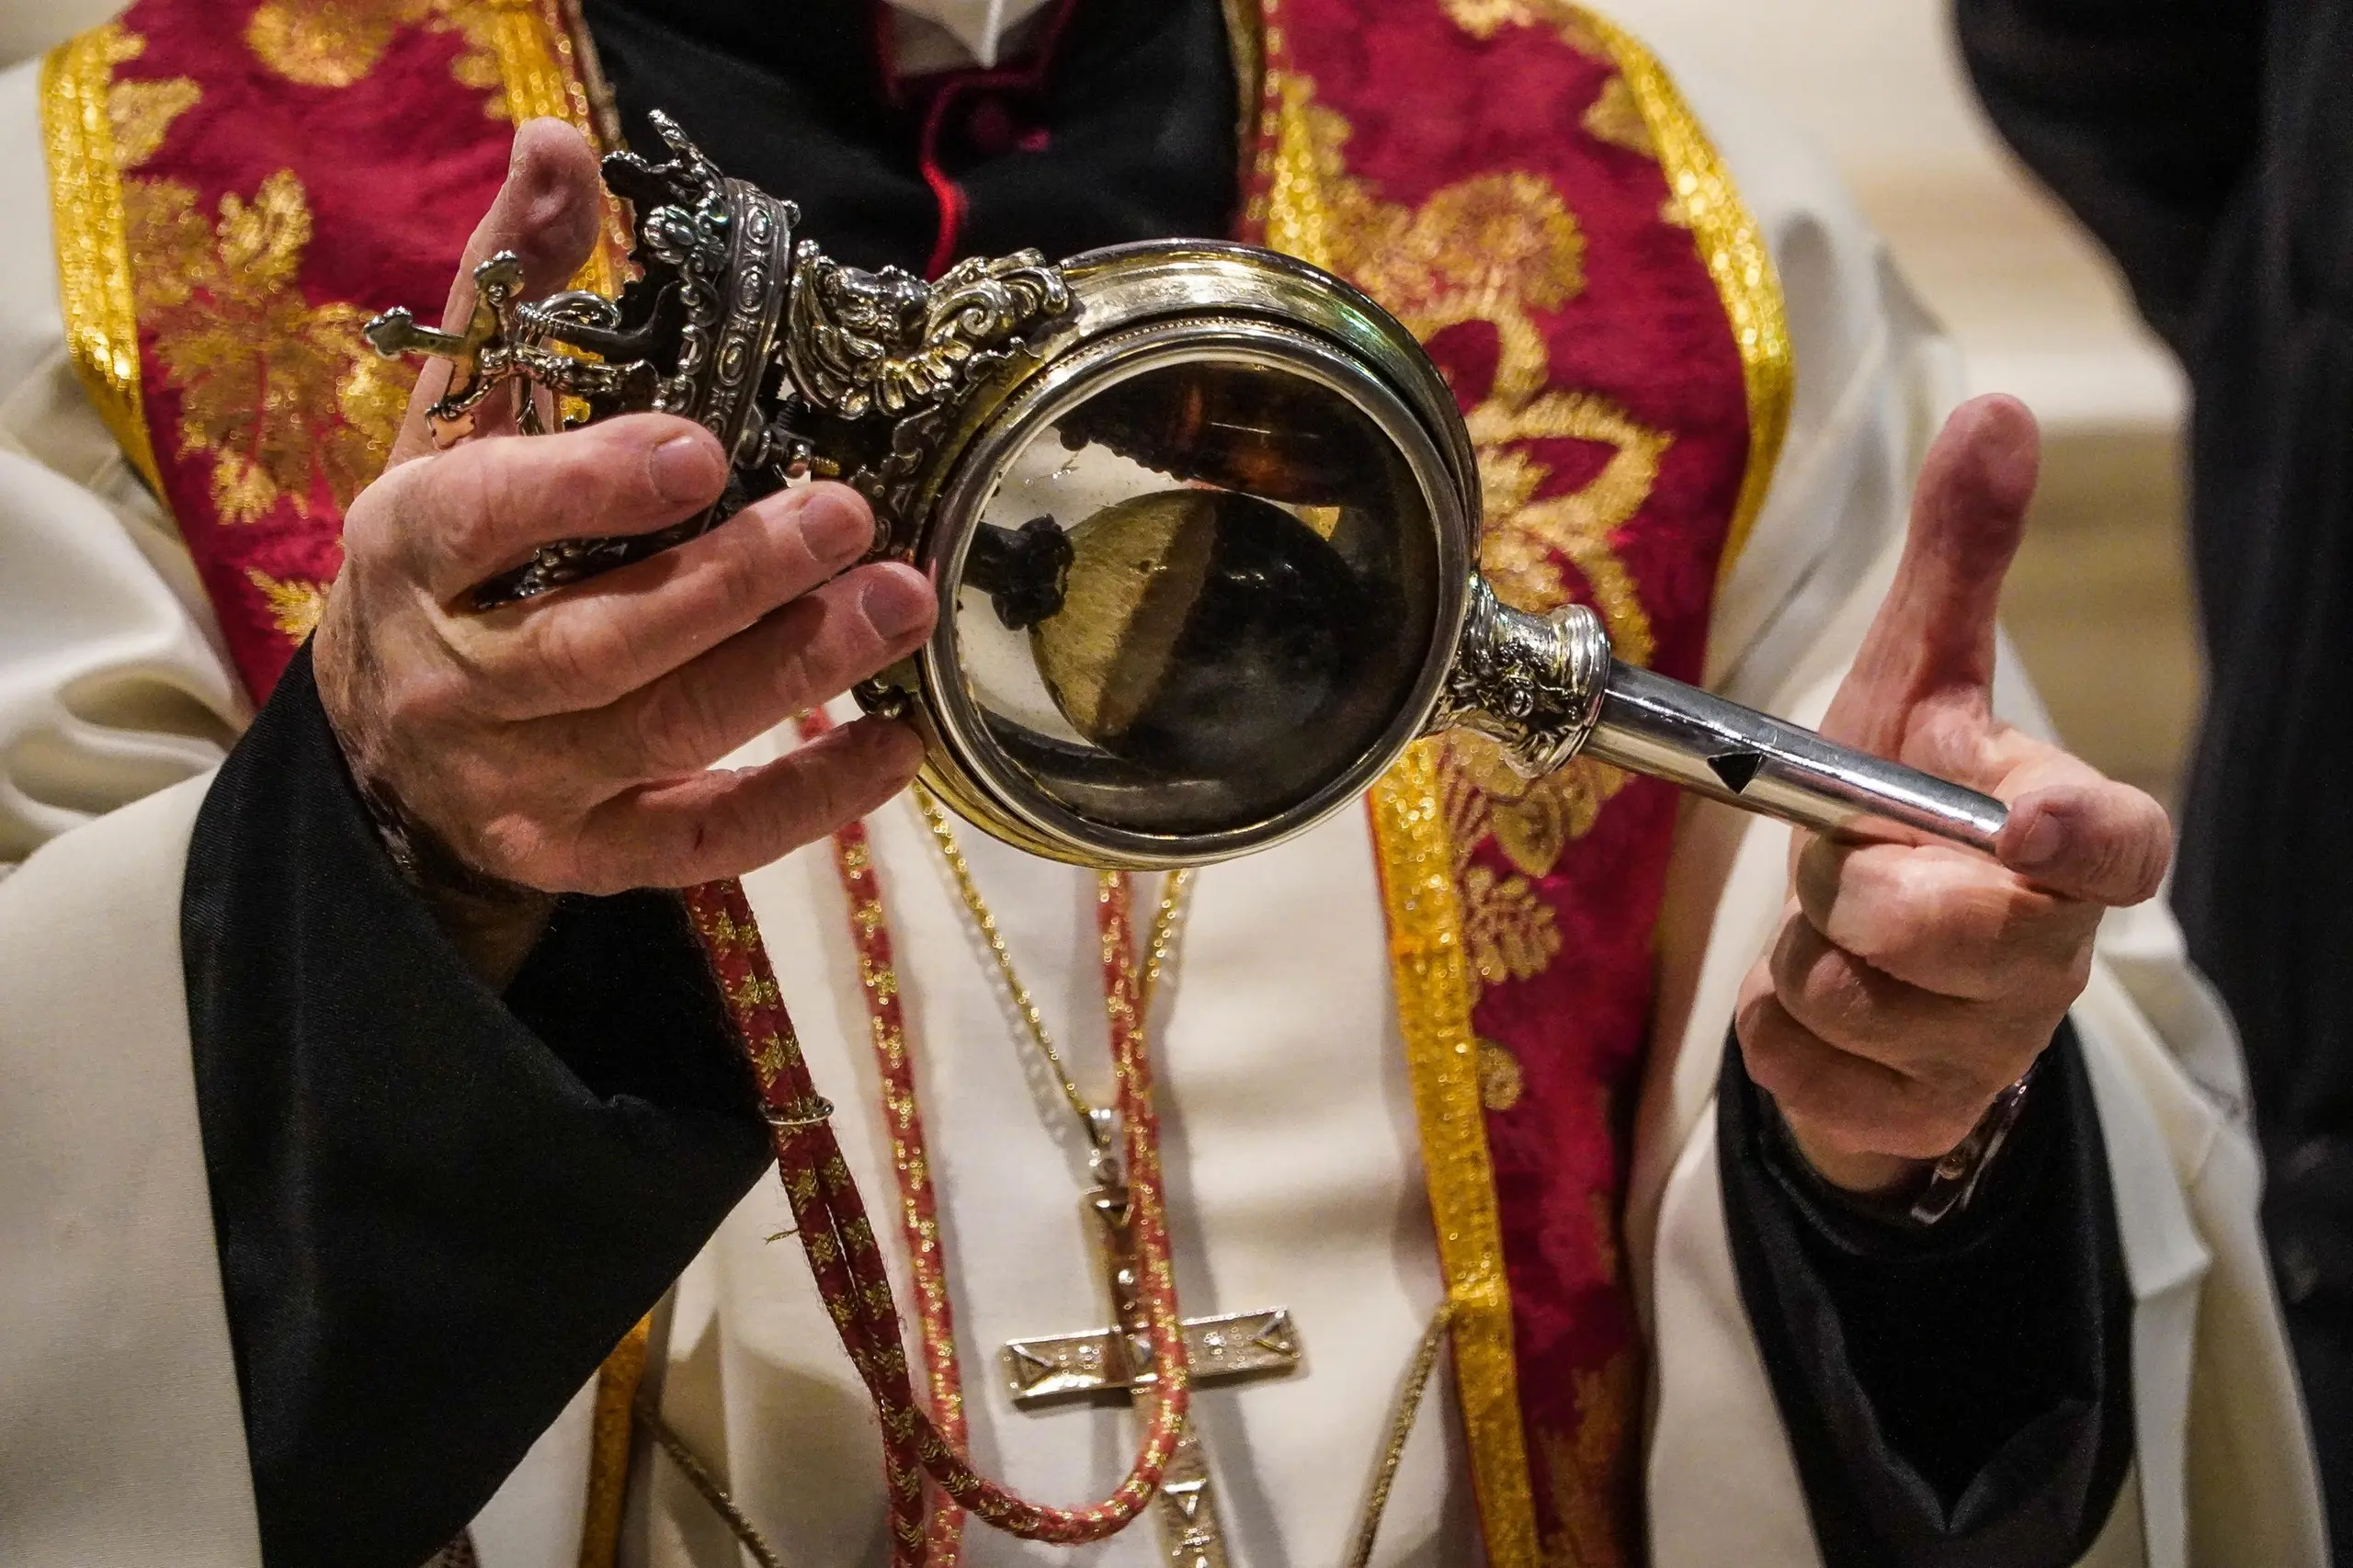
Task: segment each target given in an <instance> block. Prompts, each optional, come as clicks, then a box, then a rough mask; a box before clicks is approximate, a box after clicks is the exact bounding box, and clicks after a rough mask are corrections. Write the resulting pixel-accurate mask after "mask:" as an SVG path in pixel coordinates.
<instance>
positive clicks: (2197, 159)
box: [1953, 0, 2269, 350]
mask: <svg viewBox="0 0 2353 1568" xmlns="http://www.w3.org/2000/svg"><path fill="white" fill-rule="evenodd" d="M1953 9H1954V20H1955V24H1956V28H1957V31H1958V33H1959V35H1960V43H1961V57H1962V59H1963V60H1964V61H1965V62H1967V65H1968V68H1969V73H1970V75H1971V77H1972V79H1973V80H1974V82H1975V84H1976V86H1977V91H1978V95H1979V97H1981V98H1982V99H1983V101H1984V106H1985V110H1986V113H1987V114H1988V115H1989V116H1990V117H1991V118H1992V119H1993V121H1994V124H1995V128H1996V129H1998V130H1999V131H2001V133H2002V135H2003V136H2004V138H2005V139H2006V140H2007V141H2008V142H2009V144H2010V146H2011V147H2012V148H2013V149H2015V150H2016V151H2017V153H2018V156H2019V157H2020V158H2022V159H2024V160H2025V162H2026V163H2027V165H2028V166H2029V167H2030V168H2032V169H2033V170H2034V172H2035V173H2036V174H2037V175H2039V176H2041V178H2042V180H2043V181H2044V183H2046V184H2047V185H2049V186H2050V187H2051V188H2052V191H2053V192H2055V193H2056V194H2057V195H2058V197H2059V198H2060V199H2061V200H2063V201H2064V202H2065V203H2066V204H2067V206H2068V207H2070V208H2071V209H2073V210H2074V211H2075V215H2076V217H2078V218H2080V219H2081V220H2082V221H2083V222H2084V223H2085V225H2086V227H2088V228H2089V229H2090V230H2091V231H2092V233H2094V234H2095V235H2097V237H2098V239H2099V240H2100V242H2101V243H2102V244H2105V245H2106V246H2107V247H2108V249H2109V253H2110V254H2111V255H2113V256H2115V257H2116V259H2117V262H2118V263H2119V265H2120V266H2121V267H2123V269H2124V273H2125V276H2126V278H2128V279H2129V280H2130V281H2131V285H2132V290H2133V293H2134V295H2135V296H2136V297H2137V299H2138V301H2139V303H2140V306H2141V310H2142V313H2143V314H2144V315H2146V316H2147V317H2148V318H2149V321H2150V323H2151V324H2153V325H2154V326H2155V327H2156V329H2157V330H2158V331H2159V332H2160V333H2163V334H2164V335H2166V337H2167V338H2168V339H2170V340H2171V341H2172V342H2173V345H2174V347H2175V348H2176V349H2177V350H2183V349H2186V347H2187V343H2186V335H2187V334H2188V330H2189V323H2190V320H2191V315H2192V312H2193V311H2194V309H2195V307H2196V305H2197V303H2198V299H2199V295H2200V291H2201V289H2202V287H2203V279H2204V278H2205V277H2206V275H2207V270H2208V262H2209V259H2210V256H2211V253H2212V251H2213V248H2214V246H2215V244H2216V243H2217V235H2218V233H2220V231H2221V230H2222V222H2223V219H2224V217H2225V215H2226V213H2227V212H2228V210H2229V209H2230V206H2231V203H2232V202H2233V201H2234V199H2237V198H2238V196H2239V194H2240V193H2241V191H2242V190H2243V189H2244V188H2245V186H2246V184H2247V180H2248V176H2250V174H2251V173H2252V172H2253V166H2254V164H2255V160H2256V150H2257V147H2258V144H2259V140H2260V131H2261V123H2260V115H2261V112H2262V111H2261V101H2262V100H2261V93H2260V90H2259V89H2260V85H2261V77H2262V73H2263V61H2264V45H2265V29H2266V25H2267V12H2268V9H2269V7H2268V6H2266V5H2264V4H2262V3H2260V0H1955V3H1954V8H1953Z"/></svg>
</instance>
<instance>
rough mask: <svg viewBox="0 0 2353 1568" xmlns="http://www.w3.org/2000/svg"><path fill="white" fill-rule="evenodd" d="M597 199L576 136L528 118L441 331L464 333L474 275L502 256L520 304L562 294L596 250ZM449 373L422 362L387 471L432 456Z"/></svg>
mask: <svg viewBox="0 0 2353 1568" xmlns="http://www.w3.org/2000/svg"><path fill="white" fill-rule="evenodd" d="M603 196H604V185H603V182H602V180H601V179H600V178H599V177H598V175H597V154H596V153H595V152H594V151H593V150H592V149H591V148H590V147H589V145H588V143H587V142H585V140H584V139H583V138H582V137H581V134H580V132H578V131H574V129H573V128H572V127H571V126H569V125H566V124H565V123H564V122H563V120H560V119H530V120H526V121H524V122H523V123H522V124H521V125H520V126H518V127H517V128H516V131H515V150H514V153H512V155H511V156H510V157H509V158H508V160H507V165H506V183H505V184H504V185H502V186H500V187H499V188H498V195H497V197H496V198H495V199H493V200H492V202H491V204H490V210H489V211H488V212H485V213H483V220H482V222H480V223H478V224H476V225H475V226H474V232H473V236H472V238H471V239H469V240H468V241H467V242H466V251H465V257H464V259H463V260H461V261H460V262H459V264H458V276H457V278H455V279H454V280H453V281H452V282H451V283H450V285H449V303H448V304H447V305H446V306H445V307H444V308H443V310H442V312H441V324H442V327H443V328H444V329H445V330H448V331H452V332H455V331H460V330H461V329H463V327H464V326H465V324H466V321H467V318H468V317H470V316H471V315H472V313H473V308H474V277H473V274H474V268H475V267H479V266H480V265H482V263H483V262H484V261H487V260H489V259H490V258H491V257H492V256H495V255H497V254H498V253H499V252H500V251H503V250H508V251H513V252H514V253H515V254H516V255H517V256H518V257H519V258H521V260H522V263H523V295H524V297H525V298H526V299H537V298H539V297H540V295H542V294H551V293H553V292H554V291H555V290H559V289H561V288H563V286H564V285H565V284H566V283H567V282H569V281H570V280H571V278H572V275H573V274H574V273H575V272H577V271H578V270H579V269H580V267H581V264H582V263H583V262H585V261H586V260H587V259H588V256H589V253H590V251H592V250H593V249H594V248H595V246H596V244H597V228H598V226H599V224H600V222H602V219H603ZM454 369H455V367H454V366H452V365H451V364H450V363H449V361H448V360H446V359H428V360H426V363H425V368H424V369H423V370H422V371H421V372H420V373H419V374H418V376H417V378H416V387H415V391H414V392H412V393H411V394H410V396H409V403H408V414H407V415H406V417H405V418H404V420H403V421H402V424H401V433H400V436H399V438H398V439H397V440H395V441H394V442H393V443H392V458H391V460H390V461H389V462H387V463H386V465H385V466H386V467H388V468H389V467H392V466H393V465H395V464H398V463H403V462H405V461H407V460H409V459H411V458H414V457H421V456H423V455H424V454H425V453H426V452H429V451H431V450H432V449H433V441H432V438H431V437H430V435H429V434H428V433H427V432H426V426H425V412H426V409H428V408H430V407H432V406H433V404H434V403H435V402H436V401H438V399H439V398H440V396H441V394H442V393H443V392H446V391H447V390H448V389H449V377H450V375H451V373H452V372H453V370H454Z"/></svg>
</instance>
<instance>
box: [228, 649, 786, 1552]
mask: <svg viewBox="0 0 2353 1568" xmlns="http://www.w3.org/2000/svg"><path fill="white" fill-rule="evenodd" d="M181 923H182V940H183V943H184V947H185V953H186V962H187V975H188V1020H189V1026H190V1029H191V1032H192V1034H193V1037H194V1041H195V1067H196V1082H197V1098H198V1110H199V1119H200V1121H201V1124H202V1128H203V1134H204V1153H205V1164H206V1168H207V1172H208V1175H209V1176H210V1186H211V1198H212V1212H213V1225H214V1230H215V1233H216V1237H217V1240H218V1243H219V1247H220V1254H221V1275H222V1287H223V1290H224V1292H225V1295H226V1298H227V1302H228V1310H229V1328H230V1337H231V1340H232V1343H233V1346H234V1348H235V1352H236V1361H237V1379H238V1386H239V1390H240V1392H241V1393H242V1395H243V1397H244V1415H245V1437H246V1445H247V1449H248V1451H249V1454H250V1457H251V1459H252V1462H253V1475H254V1490H255V1496H256V1503H257V1505H258V1506H259V1512H260V1519H261V1528H262V1543H263V1551H264V1556H265V1559H266V1561H267V1562H268V1563H269V1564H270V1568H291V1565H309V1564H316V1565H319V1568H327V1565H330V1564H333V1565H335V1568H368V1565H371V1564H381V1565H382V1568H415V1565H416V1564H417V1563H419V1562H423V1561H424V1560H425V1559H426V1558H427V1557H428V1556H430V1555H431V1554H432V1553H433V1552H434V1551H436V1550H438V1548H439V1547H440V1546H441V1544H442V1543H443V1542H445V1541H447V1540H449V1538H450V1537H452V1536H453V1535H455V1534H457V1532H458V1531H459V1530H460V1528H463V1527H464V1525H465V1523H466V1521H467V1520H468V1519H469V1518H471V1517H472V1516H473V1514H474V1513H475V1512H476V1511H477V1510H478V1509H479V1508H480V1507H481V1506H482V1505H483V1502H485V1501H486V1500H487V1499H488V1497H489V1495H490V1494H491V1493H492V1492H493V1491H494V1490H495V1489H496V1487H497V1485H498V1483H500V1482H501V1481H502V1480H503V1479H505V1477H506V1473H507V1471H510V1470H511V1469H513V1467H514V1465H515V1464H516V1462H517V1460H520V1459H521V1457H522V1455H523V1452H524V1450H525V1449H528V1448H529V1446H530V1444H531V1442H532V1440H533V1439H534V1438H536V1437H538V1436H539V1435H540V1432H541V1431H542V1430H544V1429H545V1428H546V1426H547V1425H548V1423H549V1422H550V1421H551V1420H552V1419H553V1418H554V1416H555V1415H556V1413H557V1412H558V1411H559V1410H561V1409H562V1408H563V1405H564V1403H565V1402H566V1401H567V1400H569V1399H570V1398H571V1397H572V1395H573V1394H574V1392H577V1391H578V1389H579V1388H580V1386H581V1384H582V1383H583V1381H585V1379H586V1378H587V1377H588V1376H589V1374H590V1373H591V1372H593V1371H594V1370H595V1369H596V1367H597V1363H598V1361H599V1360H601V1359H602V1358H603V1357H604V1355H605V1353H606V1352H607V1351H608V1350H609V1349H610V1348H611V1347H612V1346H613V1344H614V1342H615V1341H616V1340H618V1339H619V1338H620V1336H621V1335H622V1334H623V1333H624V1332H626V1331H627V1330H628V1328H629V1327H630V1325H631V1324H633V1323H634V1322H636V1320H637V1319H638V1317H639V1316H640V1315H642V1313H643V1312H646V1311H647V1310H648V1309H649V1308H651V1307H652V1306H653V1305H654V1302H655V1301H656V1300H658V1299H659V1298H660V1296H661V1294H662V1292H663V1291H664V1290H665V1289H667V1288H668V1286H669V1284H670V1281H671V1280H672V1279H673V1278H675V1277H676V1274H677V1272H678V1270H679V1269H680V1268H682V1267H685V1265H686V1263H687V1261H688V1259H689V1258H691V1257H692V1256H694V1254H695V1252H696V1250H697V1249H698V1248H699V1247H700V1246H701V1245H702V1244H703V1241H704V1239H705V1238H706V1237H708V1236H709V1235H710V1233H711V1231H712V1230H713V1229H714V1228H716V1226H717V1225H718V1223H719V1221H721V1219H722V1218H723V1217H724V1216H725V1215H726V1213H727V1211H728V1210H730V1209H731V1208H733V1206H734V1204H735V1202H736V1200H737V1199H740V1198H741V1197H742V1196H743V1195H744V1193H745V1190H747V1189H748V1188H749V1187H750V1186H751V1184H752V1182H753V1181H754V1180H755V1179H756V1178H757V1177H758V1176H759V1175H760V1173H761V1171H762V1170H763V1169H764V1167H765V1147H766V1141H765V1137H764V1134H763V1128H762V1124H761V1122H760V1119H759V1117H758V1115H757V1113H756V1111H755V1110H754V1109H753V1107H752V1101H751V1097H750V1091H749V1086H748V1083H747V1081H746V1078H745V1074H744V1071H743V1069H742V1067H741V1066H740V1064H739V1059H738V1058H737V1057H736V1055H735V1054H734V1051H733V1045H732V1043H731V1041H730V1040H729V1038H728V1036H727V1034H726V1032H725V1030H726V1025H725V1020H724V1015H723V1014H722V1012H721V1011H720V1010H719V1008H720V1002H719V997H718V995H717V993H716V991H715V990H714V988H713V987H712V985H711V983H710V978H709V971H708V970H707V969H706V968H705V967H704V964H703V961H702V957H701V953H700V950H699V949H698V948H697V947H696V946H695V945H694V943H693V938H692V935H691V932H690V931H689V929H688V926H687V924H686V920H685V916H684V914H683V912H682V910H681V909H680V906H679V905H678V903H677V902H676V899H675V898H674V897H673V896H672V895H669V894H666V893H650V892H649V893H632V894H625V895H623V896H620V897H617V898H608V899H593V900H592V899H582V900H566V901H564V902H563V903H561V904H560V905H559V907H558V909H557V912H556V915H555V917H554V921H553V924H552V925H551V928H550V930H549V933H548V935H547V937H545V939H543V940H542V941H541V943H540V946H539V948H538V949H537V950H536V952H535V953H534V955H533V956H532V958H531V959H530V960H529V962H528V963H527V964H526V965H525V968H524V970H523V972H522V973H521V974H520V975H519V976H518V977H517V980H516V982H515V983H514V984H513V985H512V986H511V987H510V988H509V991H508V994H507V996H506V999H504V1000H502V999H501V998H500V997H499V996H497V995H494V994H492V993H491V992H490V991H489V990H487V989H485V988H484V987H483V985H482V983H479V982H478V981H477V980H476V979H475V978H474V976H473V974H472V971H470V970H469V969H468V968H467V967H466V965H465V963H464V961H463V960H461V959H460V957H459V955H458V952H457V949H455V948H453V947H452V946H450V944H449V941H448V940H447V939H446V938H445V937H443V935H442V933H441V930H440V928H439V927H438V926H436V925H435V924H434V921H433V917H432V915H430V914H429V913H428V912H427V910H426V906H425V904H424V903H422V902H421V901H420V900H419V899H418V898H417V896H416V895H415V893H414V892H411V890H410V889H409V887H408V886H407V885H406V884H405V883H404V882H403V881H401V880H400V878H399V876H398V874H397V873H396V872H395V871H394V870H393V869H392V864H391V862H390V861H389V860H388V859H387V858H386V857H385V855H384V852H383V850H382V848H381V846H380V844H379V842H378V840H377V838H376V835H375V833H374V830H373V828H372V827H371V825H370V824H369V820H368V818H367V816H366V814H365V812H364V811H363V810H362V808H361V806H360V803H359V801H358V796H357V794H356V792H355V791H354V790H353V788H352V785H351V781H350V778H349V776H348V774H347V772H346V771H345V769H344V766H343V761H342V757H341V755H340V753H339V752H338V750H337V749H336V746H335V739H334V736H333V734H332V733H330V732H329V730H328V728H327V724H326V717H325V715H324V712H323V711H322V710H321V709H320V707H319V701H318V693H317V688H316V687H315V686H314V685H313V679H312V674H311V665H310V655H309V653H308V651H307V650H305V651H304V652H303V653H301V654H300V655H299V656H297V657H296V659H295V660H294V662H293V664H292V665H290V666H289V667H288V669H287V672H286V675H285V676H284V678H283V679H282V680H281V681H280V682H279V683H278V688H277V690H276V692H275V693H274V694H273V695H272V696H271V698H270V700H269V702H268V704H267V706H266V707H265V708H264V709H263V710H262V712H261V714H260V716H259V717H258V718H257V719H256V721H255V722H254V725H253V728H252V729H251V730H250V731H248V732H247V733H246V734H245V736H244V739H243V740H242V741H241V742H240V743H239V744H238V745H237V747H236V749H235V751H234V752H233V753H232V754H231V756H230V758H229V761H228V763H227V765H226V766H225V767H223V769H222V773H221V776H220V778H219V780H218V781H217V782H216V783H215V784H214V785H213V787H212V790H211V791H210V794H209V795H207V797H206V798H205V802H204V806H203V809H202V812H201V814H200V815H199V818H198V821H197V826H196V834H195V839H194V842H193V844H192V846H191V847H190V850H189V856H188V881H187V885H186V892H185V894H184V898H183V903H182V911H181Z"/></svg>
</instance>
